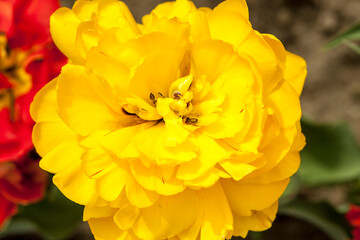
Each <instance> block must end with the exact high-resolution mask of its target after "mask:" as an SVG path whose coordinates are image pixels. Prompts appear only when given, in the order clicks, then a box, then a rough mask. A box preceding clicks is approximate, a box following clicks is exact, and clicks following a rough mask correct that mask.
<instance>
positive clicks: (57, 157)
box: [40, 138, 83, 173]
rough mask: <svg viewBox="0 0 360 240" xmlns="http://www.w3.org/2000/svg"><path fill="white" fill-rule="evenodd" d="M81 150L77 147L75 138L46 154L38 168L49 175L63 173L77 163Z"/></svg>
mask: <svg viewBox="0 0 360 240" xmlns="http://www.w3.org/2000/svg"><path fill="white" fill-rule="evenodd" d="M82 152H83V149H82V148H81V147H79V145H78V142H77V141H76V139H75V138H73V139H69V140H67V141H64V142H62V143H60V144H59V145H57V146H56V147H55V148H53V149H52V150H51V151H50V152H48V153H47V154H46V155H44V157H43V158H42V159H41V161H40V167H41V168H42V169H44V170H46V171H48V172H51V173H58V172H62V171H65V170H66V169H67V168H69V167H71V166H72V164H73V163H74V162H77V161H79V158H80V156H81V154H82Z"/></svg>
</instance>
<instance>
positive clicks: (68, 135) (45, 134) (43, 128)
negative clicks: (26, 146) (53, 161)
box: [32, 121, 76, 156]
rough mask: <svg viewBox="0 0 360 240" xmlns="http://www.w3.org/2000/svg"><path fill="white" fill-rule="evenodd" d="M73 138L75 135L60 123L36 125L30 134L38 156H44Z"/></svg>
mask: <svg viewBox="0 0 360 240" xmlns="http://www.w3.org/2000/svg"><path fill="white" fill-rule="evenodd" d="M74 138H76V134H75V133H74V132H73V131H72V130H71V129H69V127H68V126H66V125H65V124H64V123H63V122H61V121H58V122H42V123H37V124H35V126H34V129H33V134H32V140H33V143H34V146H35V148H36V151H37V153H39V155H40V156H45V155H46V154H47V153H48V152H50V151H51V150H52V149H54V148H55V147H56V146H58V145H59V144H61V143H63V142H65V141H67V140H70V139H74ZM44 139H46V141H44Z"/></svg>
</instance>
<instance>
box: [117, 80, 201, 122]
mask: <svg viewBox="0 0 360 240" xmlns="http://www.w3.org/2000/svg"><path fill="white" fill-rule="evenodd" d="M193 79H194V77H193V75H192V74H190V75H188V76H185V77H182V78H179V79H177V80H176V81H174V82H173V83H172V84H171V85H170V88H169V92H168V94H167V96H166V94H165V93H161V92H158V93H149V99H146V100H144V99H142V98H128V99H127V102H128V103H127V104H125V105H124V106H123V110H124V112H125V113H127V114H133V115H137V116H138V117H139V118H141V119H143V120H147V121H158V120H164V121H170V120H176V119H179V118H183V119H184V121H185V123H186V124H194V123H196V120H195V119H193V118H191V119H190V118H187V115H188V114H190V113H191V111H192V110H193V104H192V100H193V97H194V95H193V92H192V90H191V89H190V86H191V84H192V82H193ZM147 100H150V102H151V104H149V103H148V102H147Z"/></svg>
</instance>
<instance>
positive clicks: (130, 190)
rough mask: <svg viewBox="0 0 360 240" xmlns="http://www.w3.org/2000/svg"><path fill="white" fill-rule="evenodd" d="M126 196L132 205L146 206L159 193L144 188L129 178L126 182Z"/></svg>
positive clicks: (152, 202)
mask: <svg viewBox="0 0 360 240" xmlns="http://www.w3.org/2000/svg"><path fill="white" fill-rule="evenodd" d="M126 197H127V198H128V200H129V202H130V203H131V204H132V205H134V206H136V207H138V208H146V207H149V206H152V205H153V204H154V203H155V202H156V201H157V200H158V198H159V194H157V193H155V192H153V191H148V190H146V189H144V188H143V187H142V186H141V185H139V184H138V183H137V182H136V181H135V180H134V179H131V180H129V181H128V183H127V184H126Z"/></svg>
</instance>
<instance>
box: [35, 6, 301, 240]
mask: <svg viewBox="0 0 360 240" xmlns="http://www.w3.org/2000/svg"><path fill="white" fill-rule="evenodd" d="M142 22H143V23H142V24H137V23H136V22H135V21H134V19H133V17H132V15H131V13H130V12H129V10H128V8H127V7H126V5H125V4H124V3H122V2H120V1H116V0H98V1H88V0H78V1H77V2H76V3H75V5H74V7H73V9H72V10H70V9H67V8H61V9H59V10H58V11H57V12H55V14H54V15H53V16H52V18H51V32H52V35H53V38H54V41H55V43H56V45H57V46H58V47H59V49H61V51H62V52H63V53H64V54H65V55H67V57H69V63H68V64H67V65H66V66H65V67H64V68H63V69H62V72H61V74H60V75H59V76H58V77H57V78H56V79H54V80H53V81H52V82H50V83H49V84H48V85H47V86H46V87H44V88H43V89H42V90H41V91H40V92H39V93H38V94H37V96H36V97H35V99H34V102H33V103H32V107H31V114H32V117H33V118H34V120H35V121H36V123H37V124H36V126H35V128H34V132H33V140H34V143H35V146H36V149H37V151H38V152H39V154H40V155H41V156H42V157H43V159H42V160H41V163H40V166H41V167H42V168H43V169H45V170H47V171H49V172H52V173H55V176H54V178H53V180H54V183H55V184H56V185H57V186H58V188H59V189H60V190H61V191H62V192H63V193H64V194H65V195H66V196H67V197H68V198H69V199H71V200H73V201H75V202H77V203H79V204H82V205H85V210H84V220H85V221H88V222H89V224H90V227H91V230H92V232H93V234H94V235H95V237H96V239H145V240H150V239H156V240H158V239H160V240H161V239H172V240H175V239H177V240H185V239H186V240H195V239H202V240H216V239H225V238H226V239H230V238H231V236H232V235H236V236H242V237H245V236H246V235H247V233H248V231H249V230H252V231H262V230H265V229H267V228H269V227H270V226H271V224H272V221H273V220H274V218H275V214H276V212H277V206H278V199H279V197H280V195H281V194H282V193H283V191H284V190H285V188H286V186H287V184H288V182H289V177H290V176H291V175H293V174H294V173H295V172H296V170H297V168H298V167H299V163H300V159H299V151H300V150H301V149H302V148H303V146H304V137H303V135H302V134H301V129H300V124H299V120H300V116H301V109H300V103H299V95H300V93H301V90H302V86H303V82H304V79H305V75H306V66H305V62H304V61H303V59H302V58H300V57H298V56H296V55H294V54H291V53H289V52H286V51H285V49H284V47H283V45H282V44H281V42H280V41H279V40H278V39H276V38H275V37H274V36H272V35H268V34H260V33H258V32H257V31H254V30H253V29H252V26H251V24H250V22H249V20H248V9H247V6H246V3H245V1H244V0H226V1H224V2H223V3H221V4H220V5H219V6H217V7H216V8H215V9H214V10H211V9H208V8H199V9H197V8H196V7H195V6H194V4H193V3H192V2H190V1H187V0H177V1H176V2H166V3H163V4H160V5H159V6H157V7H156V8H155V9H154V10H153V11H152V12H151V13H150V14H149V15H146V16H145V17H144V18H143V21H142Z"/></svg>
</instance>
